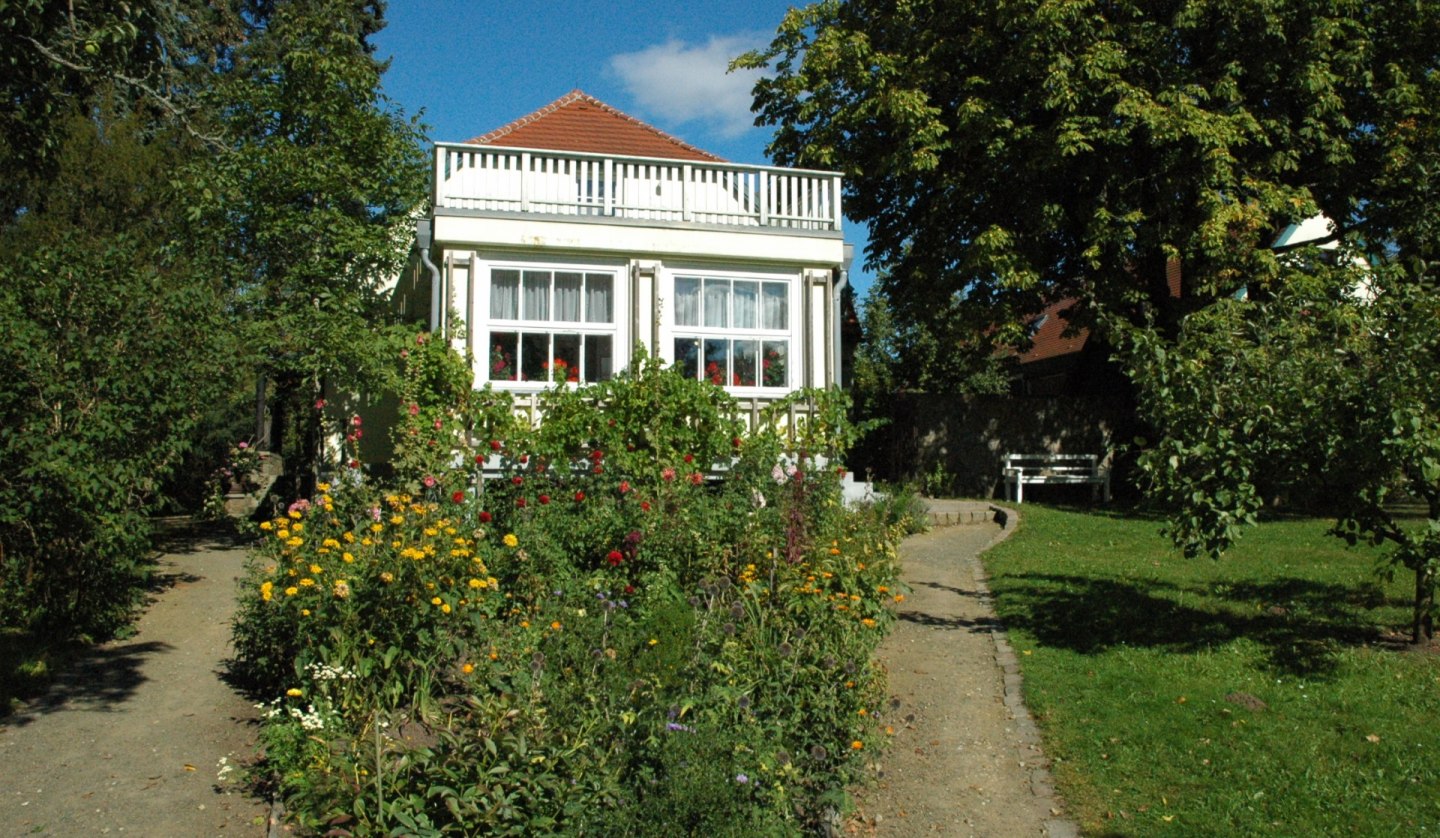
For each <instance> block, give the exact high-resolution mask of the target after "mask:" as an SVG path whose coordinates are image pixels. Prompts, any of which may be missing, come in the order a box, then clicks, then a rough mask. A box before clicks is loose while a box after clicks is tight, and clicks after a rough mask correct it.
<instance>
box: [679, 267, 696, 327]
mask: <svg viewBox="0 0 1440 838" xmlns="http://www.w3.org/2000/svg"><path fill="white" fill-rule="evenodd" d="M675 325H676V326H699V325H700V280H698V279H696V278H694V277H691V276H677V277H676V278H675Z"/></svg>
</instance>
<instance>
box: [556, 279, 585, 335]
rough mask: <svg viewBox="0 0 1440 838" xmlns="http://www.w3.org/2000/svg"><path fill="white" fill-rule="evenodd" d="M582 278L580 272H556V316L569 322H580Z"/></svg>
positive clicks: (557, 318)
mask: <svg viewBox="0 0 1440 838" xmlns="http://www.w3.org/2000/svg"><path fill="white" fill-rule="evenodd" d="M581 283H582V278H581V275H580V274H578V273H562V272H560V271H556V272H555V318H554V319H556V320H564V321H566V322H569V323H578V322H580V292H581V288H582V284H581Z"/></svg>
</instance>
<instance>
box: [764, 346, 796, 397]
mask: <svg viewBox="0 0 1440 838" xmlns="http://www.w3.org/2000/svg"><path fill="white" fill-rule="evenodd" d="M789 354H790V342H789V341H784V340H767V341H765V343H764V346H763V355H762V357H761V359H760V383H761V384H762V385H763V386H765V387H788V386H790V380H789V377H788V375H787V374H786V366H787V365H786V363H785V361H786V358H787V357H788V356H789Z"/></svg>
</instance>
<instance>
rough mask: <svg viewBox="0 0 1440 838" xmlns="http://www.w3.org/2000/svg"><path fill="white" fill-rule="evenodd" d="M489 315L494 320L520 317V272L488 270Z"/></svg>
mask: <svg viewBox="0 0 1440 838" xmlns="http://www.w3.org/2000/svg"><path fill="white" fill-rule="evenodd" d="M490 317H491V318H492V319H495V320H518V319H520V272H519V271H509V270H496V271H491V272H490Z"/></svg>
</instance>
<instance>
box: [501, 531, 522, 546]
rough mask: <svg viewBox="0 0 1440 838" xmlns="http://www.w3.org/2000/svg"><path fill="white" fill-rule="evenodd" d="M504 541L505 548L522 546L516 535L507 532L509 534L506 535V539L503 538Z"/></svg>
mask: <svg viewBox="0 0 1440 838" xmlns="http://www.w3.org/2000/svg"><path fill="white" fill-rule="evenodd" d="M502 541H504V542H505V546H506V547H519V546H520V539H518V538H516V537H515V533H513V532H507V533H505V538H503V539H502Z"/></svg>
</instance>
